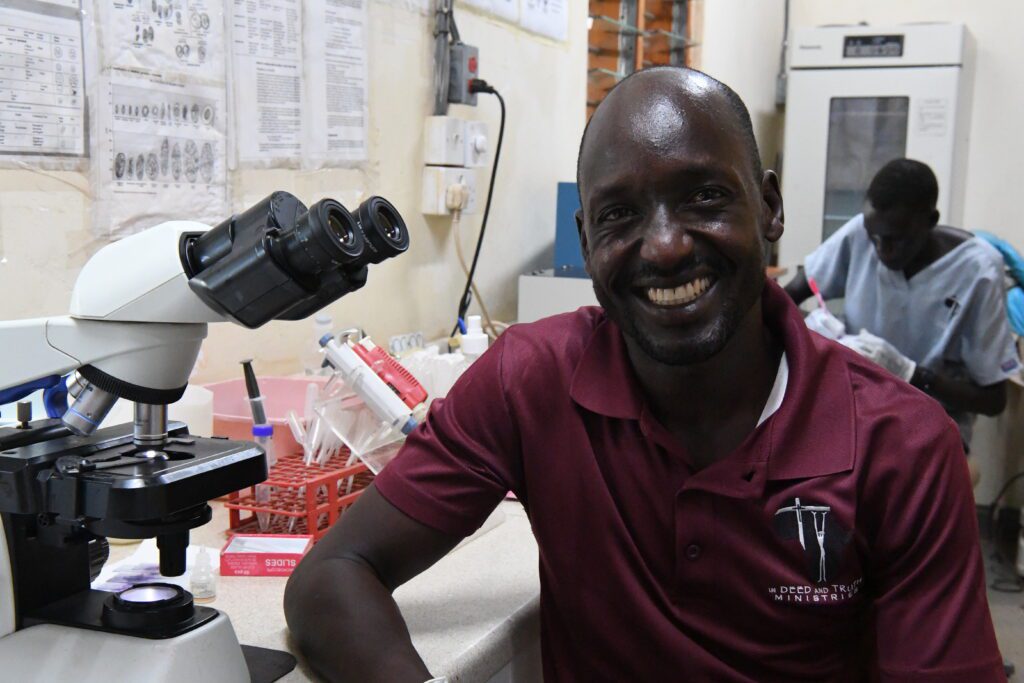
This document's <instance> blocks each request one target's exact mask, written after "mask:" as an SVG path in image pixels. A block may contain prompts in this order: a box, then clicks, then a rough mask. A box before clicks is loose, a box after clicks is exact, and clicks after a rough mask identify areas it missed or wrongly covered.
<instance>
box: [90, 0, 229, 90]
mask: <svg viewBox="0 0 1024 683" xmlns="http://www.w3.org/2000/svg"><path fill="white" fill-rule="evenodd" d="M96 10H97V12H96V16H97V24H98V27H97V37H98V40H99V42H100V57H101V59H102V66H103V68H110V67H120V68H125V69H134V70H142V71H147V72H150V73H156V74H160V75H162V76H164V77H168V76H170V75H171V74H179V75H184V76H186V77H189V78H197V79H201V80H206V81H213V82H221V81H223V80H224V44H225V43H224V4H223V2H221V1H220V0H102V1H100V2H96Z"/></svg>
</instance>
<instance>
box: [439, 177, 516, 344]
mask: <svg viewBox="0 0 1024 683" xmlns="http://www.w3.org/2000/svg"><path fill="white" fill-rule="evenodd" d="M467 200H468V191H467V190H466V187H465V186H463V185H452V186H451V187H449V188H448V192H447V194H446V196H445V204H446V205H447V206H448V209H449V210H450V211H451V212H452V238H453V240H454V241H455V255H456V256H458V257H459V265H460V266H462V273H463V274H464V275H465V276H466V277H469V265H468V264H467V263H466V257H465V256H464V255H463V253H462V235H461V233H460V231H459V225H460V224H461V223H462V209H463V207H464V206H465V204H466V201H467ZM472 292H473V296H474V297H475V298H476V304H477V306H479V307H480V313H481V315H482V316H483V319H484V328H485V329H486V330H487V334H488V335H489V336H490V338H491V339H492V340H494V339H497V338H498V335H500V334H501V333H502V332H504V331H505V330H506V329H507V328H508V325H507V324H505V323H503V322H501V321H498V320H492V319H491V313H490V311H488V310H487V304H485V303H484V298H483V296H482V295H481V294H480V290H479V289H477V286H476V283H475V282H474V283H473V286H472ZM463 320H465V319H463ZM462 327H463V326H462V325H461V324H460V325H459V330H460V331H461V332H462V333H463V334H465V330H463V329H462Z"/></svg>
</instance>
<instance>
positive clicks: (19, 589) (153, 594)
mask: <svg viewBox="0 0 1024 683" xmlns="http://www.w3.org/2000/svg"><path fill="white" fill-rule="evenodd" d="M367 207H369V208H367ZM364 209H365V210H364ZM407 246H408V232H407V230H406V228H405V225H404V223H403V222H402V220H401V217H400V216H399V215H398V213H397V211H395V210H394V208H393V207H391V205H390V204H388V203H387V202H386V201H384V200H382V199H380V198H377V197H375V198H372V199H371V200H368V201H367V202H365V203H364V204H363V207H361V208H360V211H359V217H358V219H357V218H356V217H355V216H353V214H350V213H349V212H348V211H347V210H345V209H344V207H342V206H341V205H340V204H338V203H337V202H334V201H333V200H322V201H321V202H318V203H317V204H315V205H313V206H312V207H310V208H309V209H307V208H306V207H305V206H304V205H303V204H302V203H301V202H299V201H298V200H297V199H295V198H294V197H293V196H291V195H290V194H288V193H285V192H276V193H274V194H272V195H270V196H269V197H267V198H266V199H265V200H263V201H262V202H260V203H259V204H257V205H256V206H254V207H252V208H251V209H249V210H248V211H246V212H244V213H242V214H239V215H236V216H232V217H231V218H229V219H228V220H226V221H224V222H223V223H221V224H220V225H218V226H215V227H212V228H211V227H209V226H206V225H204V224H200V223H194V222H190V221H170V222H167V223H163V224H160V225H158V226H155V227H154V228H151V229H149V230H147V231H144V232H141V233H138V234H136V235H133V236H131V237H128V238H126V239H124V240H121V241H119V242H115V243H112V244H110V245H107V246H106V247H104V248H103V249H101V250H100V251H99V252H98V253H97V254H96V255H95V256H93V257H92V258H91V259H90V260H89V262H88V263H87V264H86V265H85V267H84V268H83V270H82V272H81V273H80V275H79V277H78V280H77V281H76V284H75V288H74V291H73V293H72V301H71V306H70V315H67V316H57V317H51V318H37V319H31V320H16V321H10V322H2V323H0V346H2V347H3V348H5V349H14V350H16V351H15V352H14V353H11V354H10V355H9V356H8V358H9V360H8V362H6V363H3V364H0V390H5V391H6V390H10V389H11V388H15V389H17V388H20V387H22V386H27V384H26V383H32V382H34V381H39V380H40V379H41V378H52V379H54V380H57V381H59V382H60V383H63V382H64V379H63V378H64V377H65V375H67V376H68V378H69V379H68V387H67V388H68V392H69V393H70V395H71V396H72V397H73V398H74V399H75V400H74V403H73V404H72V405H70V406H69V407H68V408H67V411H66V412H64V413H63V415H62V416H61V417H60V418H51V419H45V420H36V421H32V422H28V421H23V422H22V423H21V424H19V425H17V426H14V427H9V428H4V429H0V519H2V524H0V661H2V662H3V663H4V665H3V669H4V675H5V676H11V677H13V678H12V680H40V681H44V680H45V681H50V680H78V681H91V680H97V681H99V680H103V681H110V680H147V681H177V680H188V679H190V678H192V679H195V678H201V679H204V680H205V679H210V680H224V681H234V680H237V681H243V680H249V674H248V669H247V667H246V664H245V661H244V659H243V656H242V651H241V649H240V647H239V645H238V642H237V639H236V638H235V635H234V631H233V629H232V628H231V624H230V621H229V620H228V619H227V617H226V616H224V615H222V614H220V613H219V612H217V611H216V610H213V609H210V608H206V607H200V606H195V605H193V604H192V598H191V595H190V594H188V593H187V591H184V590H182V589H180V588H177V587H176V586H173V585H170V584H160V583H156V584H146V585H140V586H135V587H132V588H130V589H127V590H125V591H121V592H120V593H117V594H113V593H106V592H103V591H97V590H93V589H91V587H90V584H91V581H92V580H93V579H94V578H95V575H96V574H98V571H99V567H101V566H102V563H103V561H105V559H106V556H105V555H106V554H105V551H106V546H105V537H107V536H116V537H121V538H139V539H142V538H152V537H155V538H156V539H157V546H158V548H159V550H160V568H161V573H162V574H163V575H165V576H177V575H181V574H183V573H184V572H185V551H186V547H187V545H188V533H189V530H190V529H193V528H196V527H198V526H201V525H202V524H205V523H206V522H208V521H209V520H210V515H211V510H210V507H209V505H208V501H209V500H211V499H213V498H216V497H219V496H222V495H225V494H227V493H230V492H232V491H236V490H239V489H242V488H246V487H248V486H252V485H254V484H257V483H259V482H262V481H264V480H265V479H266V477H267V464H266V458H265V454H264V452H263V451H262V450H261V449H260V448H259V447H258V446H256V445H255V444H252V443H249V442H242V441H228V440H225V439H207V438H199V437H194V436H192V435H190V434H189V433H188V428H187V426H186V425H183V424H181V423H170V424H168V422H167V410H166V409H167V404H170V403H173V402H174V401H177V400H178V399H179V398H180V397H181V395H182V394H183V393H184V391H185V388H186V386H187V384H188V377H189V375H190V373H191V371H192V368H193V366H194V364H195V360H196V358H197V356H198V353H199V349H200V346H201V344H202V341H203V339H204V338H205V336H206V332H207V325H208V323H211V322H221V321H231V322H235V323H237V324H242V325H244V326H246V327H258V326H260V325H262V324H263V323H265V322H267V321H269V320H273V319H289V320H290V319H298V318H301V317H306V316H307V315H309V314H310V313H312V312H314V311H316V310H318V309H319V308H321V307H322V306H324V305H326V304H327V303H330V302H332V301H334V300H336V299H337V298H339V297H341V296H343V295H344V294H346V293H349V292H352V291H354V290H356V289H358V288H360V287H362V286H363V284H365V282H366V274H367V265H368V264H369V263H377V262H380V261H382V260H384V259H385V258H389V257H391V256H394V255H397V254H399V253H401V252H403V251H405V249H406V248H407ZM118 399H126V400H129V401H132V402H134V403H135V420H134V422H133V423H132V424H126V425H118V426H115V427H109V428H103V429H98V427H99V424H100V423H101V422H102V421H103V418H104V417H105V416H106V414H107V412H108V411H109V410H110V409H111V408H112V407H113V404H114V403H115V402H116V401H117V400H118Z"/></svg>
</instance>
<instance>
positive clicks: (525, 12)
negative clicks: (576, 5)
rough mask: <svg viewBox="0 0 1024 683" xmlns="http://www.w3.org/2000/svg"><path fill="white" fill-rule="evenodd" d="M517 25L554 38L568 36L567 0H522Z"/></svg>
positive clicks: (563, 38) (561, 38) (562, 38)
mask: <svg viewBox="0 0 1024 683" xmlns="http://www.w3.org/2000/svg"><path fill="white" fill-rule="evenodd" d="M519 25H520V26H522V27H523V28H525V29H526V30H527V31H533V32H534V33H539V34H540V35H542V36H547V37H548V38H554V39H555V40H565V39H566V38H568V37H569V0H522V7H521V11H520V15H519Z"/></svg>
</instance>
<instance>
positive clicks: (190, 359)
mask: <svg viewBox="0 0 1024 683" xmlns="http://www.w3.org/2000/svg"><path fill="white" fill-rule="evenodd" d="M206 328H207V326H206V324H205V323H187V324H183V323H142V322H112V321H106V320H88V319H76V318H72V317H70V316H58V317H53V318H33V319H29V320H13V321H9V322H0V348H4V349H18V362H17V363H10V362H8V363H0V388H9V387H13V386H17V385H20V384H24V383H25V382H29V381H32V380H35V379H39V378H41V377H47V376H50V375H65V374H67V373H69V372H71V371H74V370H77V369H79V368H81V367H83V366H92V367H93V368H95V369H96V370H99V371H100V372H101V373H104V374H106V375H110V376H111V377H116V378H118V379H119V380H121V381H123V382H125V383H126V384H131V385H135V386H136V387H140V388H142V387H145V388H148V389H152V390H154V393H155V394H158V393H159V392H160V391H161V390H165V391H174V390H178V389H181V388H183V387H184V386H185V385H186V384H187V383H188V375H189V373H190V372H191V370H192V366H193V365H194V364H195V360H196V356H197V355H198V354H199V347H200V345H201V344H202V341H203V338H205V337H206ZM140 400H141V399H140ZM143 402H149V403H157V402H159V401H143Z"/></svg>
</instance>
